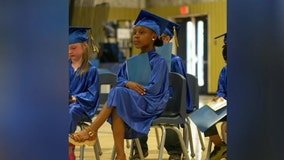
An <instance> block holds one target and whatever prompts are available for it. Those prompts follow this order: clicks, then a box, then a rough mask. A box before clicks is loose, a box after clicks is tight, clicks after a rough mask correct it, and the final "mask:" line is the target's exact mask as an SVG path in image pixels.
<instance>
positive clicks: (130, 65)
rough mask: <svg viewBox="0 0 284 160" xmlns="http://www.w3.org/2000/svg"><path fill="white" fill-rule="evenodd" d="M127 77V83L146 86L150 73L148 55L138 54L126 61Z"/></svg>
mask: <svg viewBox="0 0 284 160" xmlns="http://www.w3.org/2000/svg"><path fill="white" fill-rule="evenodd" d="M126 66H127V75H128V80H129V81H134V82H137V83H139V84H141V85H144V86H145V85H148V82H149V77H150V73H151V67H150V62H149V57H148V53H140V54H138V55H135V56H133V57H131V58H129V59H128V60H127V61H126Z"/></svg>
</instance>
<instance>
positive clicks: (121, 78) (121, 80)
mask: <svg viewBox="0 0 284 160" xmlns="http://www.w3.org/2000/svg"><path fill="white" fill-rule="evenodd" d="M126 70H127V69H126V62H124V63H123V64H122V66H121V67H120V69H119V70H118V73H117V80H116V83H117V84H116V85H117V86H118V87H125V84H126V83H127V81H128V76H127V71H126Z"/></svg>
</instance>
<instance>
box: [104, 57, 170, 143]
mask: <svg viewBox="0 0 284 160" xmlns="http://www.w3.org/2000/svg"><path fill="white" fill-rule="evenodd" d="M147 54H148V57H149V62H150V67H151V73H150V78H149V83H148V84H147V85H146V86H144V88H145V89H146V94H145V95H140V94H138V93H137V92H135V91H133V90H131V89H128V88H126V87H125V84H126V83H127V81H128V77H127V69H126V62H124V63H123V65H122V66H121V68H120V69H119V71H118V75H117V87H115V88H112V89H111V90H110V93H109V95H108V102H107V107H112V106H114V107H115V112H116V113H117V114H118V116H119V117H120V118H122V120H123V121H124V123H125V126H126V130H125V138H127V139H128V138H137V137H141V136H143V135H147V134H148V132H149V130H150V126H151V122H152V120H153V119H154V118H156V117H157V116H158V115H160V114H161V113H162V112H163V110H164V108H165V106H166V103H167V101H168V98H169V93H168V92H169V91H168V90H169V89H168V87H169V80H168V67H167V63H166V61H165V60H164V58H162V57H160V56H159V55H158V54H157V53H155V52H153V51H150V52H148V53H147ZM108 122H110V123H111V117H110V118H109V119H108Z"/></svg>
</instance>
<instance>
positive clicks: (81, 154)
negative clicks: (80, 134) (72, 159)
mask: <svg viewBox="0 0 284 160" xmlns="http://www.w3.org/2000/svg"><path fill="white" fill-rule="evenodd" d="M84 151H85V145H83V146H80V160H84Z"/></svg>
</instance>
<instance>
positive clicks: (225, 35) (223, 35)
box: [214, 33, 227, 45]
mask: <svg viewBox="0 0 284 160" xmlns="http://www.w3.org/2000/svg"><path fill="white" fill-rule="evenodd" d="M221 37H224V44H226V45H227V33H223V34H221V35H219V36H217V37H215V38H214V39H218V38H221Z"/></svg>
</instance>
